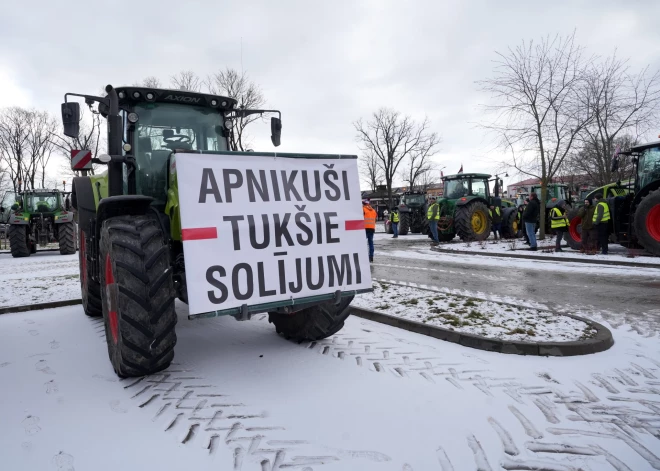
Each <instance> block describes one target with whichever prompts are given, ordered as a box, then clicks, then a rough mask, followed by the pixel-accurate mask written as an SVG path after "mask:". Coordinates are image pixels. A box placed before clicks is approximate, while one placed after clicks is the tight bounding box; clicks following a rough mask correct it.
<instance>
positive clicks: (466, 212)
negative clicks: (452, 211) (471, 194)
mask: <svg viewBox="0 0 660 471" xmlns="http://www.w3.org/2000/svg"><path fill="white" fill-rule="evenodd" d="M454 223H455V225H456V233H457V234H458V236H459V237H460V238H461V240H463V241H481V240H486V239H487V238H488V236H489V235H490V218H489V217H488V208H487V207H486V205H485V204H484V203H482V202H481V201H475V202H474V203H468V204H466V205H465V206H457V207H456V216H455V219H454Z"/></svg>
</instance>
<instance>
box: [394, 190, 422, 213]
mask: <svg viewBox="0 0 660 471" xmlns="http://www.w3.org/2000/svg"><path fill="white" fill-rule="evenodd" d="M425 204H426V193H424V192H423V191H406V192H404V193H403V194H402V195H401V199H400V202H399V208H404V210H407V209H408V208H421V207H422V206H424V205H425Z"/></svg>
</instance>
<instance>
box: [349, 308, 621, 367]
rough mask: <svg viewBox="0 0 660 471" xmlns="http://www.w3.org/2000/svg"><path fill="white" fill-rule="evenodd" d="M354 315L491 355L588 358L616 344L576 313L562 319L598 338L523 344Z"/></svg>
mask: <svg viewBox="0 0 660 471" xmlns="http://www.w3.org/2000/svg"><path fill="white" fill-rule="evenodd" d="M351 314H353V315H354V316H357V317H361V318H363V319H368V320H370V321H374V322H378V323H380V324H386V325H389V326H392V327H398V328H399V329H403V330H407V331H409V332H414V333H416V334H422V335H426V336H429V337H433V338H436V339H439V340H445V341H447V342H452V343H457V344H459V345H462V346H464V347H470V348H476V349H477V350H485V351H487V352H497V353H509V354H515V355H536V356H553V357H568V356H575V355H588V354H590V353H598V352H603V351H605V350H607V349H609V348H610V347H611V346H612V345H614V338H613V337H612V332H610V330H609V329H608V328H607V327H605V326H604V325H602V324H599V323H598V322H594V321H591V320H589V319H585V318H584V317H580V316H575V315H573V314H561V315H562V316H567V317H572V318H573V319H577V320H580V321H582V322H584V323H586V324H588V325H589V326H591V327H592V328H594V329H596V335H595V336H594V337H593V338H590V339H587V340H574V341H571V342H522V341H515V340H499V339H490V338H487V337H481V336H479V335H474V334H466V333H461V332H456V331H454V330H448V329H443V328H442V327H435V326H430V325H426V324H422V323H421V322H415V321H410V320H408V319H401V318H399V317H394V316H391V315H389V314H383V313H382V312H377V311H372V310H371V309H364V308H359V307H351Z"/></svg>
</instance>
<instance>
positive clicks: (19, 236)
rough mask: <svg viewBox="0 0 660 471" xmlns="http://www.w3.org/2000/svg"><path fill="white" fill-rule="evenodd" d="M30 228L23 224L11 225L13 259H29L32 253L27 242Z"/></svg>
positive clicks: (10, 241) (10, 235) (10, 236)
mask: <svg viewBox="0 0 660 471" xmlns="http://www.w3.org/2000/svg"><path fill="white" fill-rule="evenodd" d="M28 228H29V226H27V225H22V224H21V225H19V224H11V225H10V226H9V248H10V250H11V256H12V257H14V258H18V257H29V256H30V253H32V252H31V250H30V247H29V246H28V241H27V229H28Z"/></svg>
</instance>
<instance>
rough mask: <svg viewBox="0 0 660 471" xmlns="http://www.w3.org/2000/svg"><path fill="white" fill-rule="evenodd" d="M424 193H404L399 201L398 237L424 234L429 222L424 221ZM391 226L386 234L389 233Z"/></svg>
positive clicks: (425, 206)
mask: <svg viewBox="0 0 660 471" xmlns="http://www.w3.org/2000/svg"><path fill="white" fill-rule="evenodd" d="M427 208H428V205H427V203H426V193H425V192H423V191H406V192H404V193H403V195H401V200H400V201H399V235H406V234H408V232H412V233H413V234H426V233H427V232H429V231H428V225H429V222H428V220H427V219H426V209H427ZM391 230H392V229H391V225H390V226H389V227H388V233H391V232H390V231H391Z"/></svg>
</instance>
